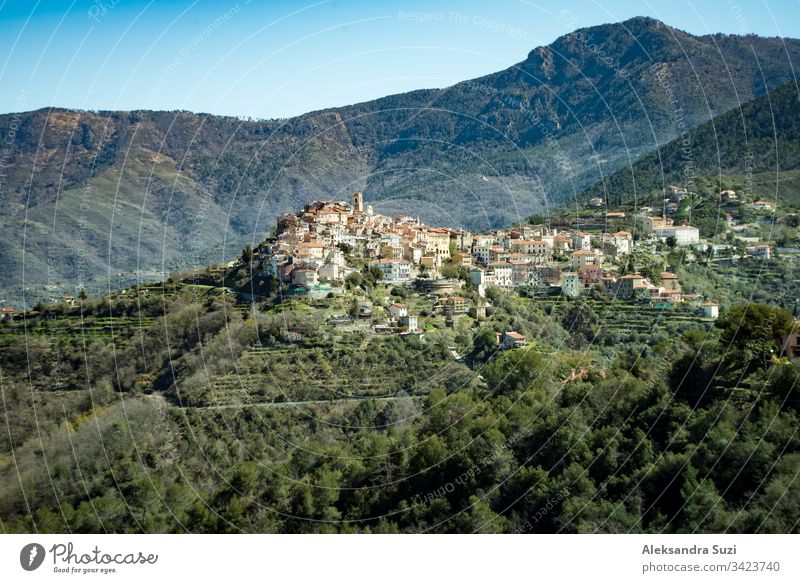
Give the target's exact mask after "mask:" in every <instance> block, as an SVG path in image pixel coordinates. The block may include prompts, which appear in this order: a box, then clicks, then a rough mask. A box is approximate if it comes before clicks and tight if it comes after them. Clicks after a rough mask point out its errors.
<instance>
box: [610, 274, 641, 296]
mask: <svg viewBox="0 0 800 583" xmlns="http://www.w3.org/2000/svg"><path fill="white" fill-rule="evenodd" d="M645 281H646V280H645V278H644V276H642V275H640V274H638V273H631V274H629V275H623V276H622V277H620V278H619V279H617V282H616V283H617V295H618V296H619V297H621V298H632V297H633V296H634V294H635V293H636V290H637V289H642V288H643V287H646V283H645Z"/></svg>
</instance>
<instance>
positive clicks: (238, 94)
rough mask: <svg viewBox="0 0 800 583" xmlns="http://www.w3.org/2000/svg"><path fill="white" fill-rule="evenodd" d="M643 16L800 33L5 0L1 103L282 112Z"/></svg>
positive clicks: (536, 7) (776, 13)
mask: <svg viewBox="0 0 800 583" xmlns="http://www.w3.org/2000/svg"><path fill="white" fill-rule="evenodd" d="M637 15H646V16H653V17H656V18H659V19H661V20H663V21H664V22H666V23H667V24H669V25H671V26H675V27H677V28H680V29H683V30H686V31H688V32H691V33H693V34H707V33H713V32H724V33H734V34H747V33H755V34H759V35H763V36H788V37H795V38H797V37H800V0H761V1H759V0H755V1H753V0H748V1H745V0H713V1H712V0H707V1H702V0H695V1H691V2H687V1H684V0H675V1H672V2H668V3H664V2H655V0H652V1H650V2H647V1H634V0H631V1H627V2H623V1H612V0H603V1H599V2H587V1H581V2H577V1H571V0H562V1H559V2H549V1H545V0H537V1H533V0H531V1H528V0H495V1H493V2H477V1H472V0H462V1H455V0H427V1H421V0H403V1H397V2H395V1H392V2H381V1H372V2H367V1H361V2H359V1H346V0H308V1H276V0H272V1H267V2H259V1H258V0H250V1H249V0H238V1H235V0H219V1H215V2H211V1H205V0H172V1H169V0H167V1H164V0H161V1H158V2H155V1H153V2H147V1H134V0H91V1H89V0H74V1H71V2H70V1H61V0H42V1H40V2H35V1H26V2H18V1H10V0H6V1H3V0H0V87H2V92H0V112H10V111H25V110H31V109H37V108H40V107H47V106H51V105H52V106H59V107H70V108H79V109H122V110H130V109H166V110H174V109H185V110H191V111H198V112H209V113H216V114H226V115H236V116H242V117H248V116H250V117H254V118H273V117H286V116H291V115H296V114H299V113H303V112H306V111H311V110H314V109H320V108H323V107H328V106H333V105H344V104H348V103H355V102H358V101H365V100H368V99H372V98H375V97H380V96H382V95H388V94H391V93H397V92H401V91H408V90H412V89H418V88H424V87H442V86H447V85H451V84H453V83H455V82H457V81H461V80H464V79H469V78H472V77H477V76H480V75H484V74H487V73H491V72H494V71H498V70H501V69H504V68H506V67H508V66H510V65H512V64H514V63H518V62H519V61H521V60H523V59H524V58H525V56H526V55H527V53H528V52H529V51H530V50H531V49H533V48H535V47H537V46H540V45H544V44H549V43H550V42H552V41H553V40H554V39H556V38H557V37H558V36H560V35H563V34H566V33H568V32H570V31H571V30H574V29H575V28H580V27H584V26H592V25H596V24H600V23H603V22H615V21H620V20H624V19H627V18H630V17H632V16H637Z"/></svg>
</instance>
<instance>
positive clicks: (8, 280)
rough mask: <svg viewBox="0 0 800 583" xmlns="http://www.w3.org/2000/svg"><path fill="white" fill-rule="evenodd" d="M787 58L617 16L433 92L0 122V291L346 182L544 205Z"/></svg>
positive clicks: (399, 202)
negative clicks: (255, 114)
mask: <svg viewBox="0 0 800 583" xmlns="http://www.w3.org/2000/svg"><path fill="white" fill-rule="evenodd" d="M799 58H800V41H798V40H795V39H782V38H762V37H757V36H753V35H748V36H738V35H722V34H714V35H707V36H693V35H690V34H688V33H685V32H682V31H679V30H677V29H674V28H672V27H669V26H667V25H665V24H664V23H661V22H659V21H657V20H653V19H649V18H634V19H631V20H628V21H625V22H622V23H616V24H606V25H601V26H595V27H591V28H584V29H580V30H577V31H574V32H572V33H570V34H567V35H564V36H562V37H560V38H559V39H557V40H556V41H555V42H553V43H552V44H551V45H549V46H546V47H539V48H536V49H534V50H533V51H531V52H530V53H529V54H528V56H527V58H526V59H525V60H524V61H522V62H521V63H518V64H517V65H514V66H512V67H509V68H508V69H506V70H504V71H500V72H497V73H494V74H491V75H487V76H484V77H481V78H478V79H473V80H469V81H464V82H462V83H458V84H456V85H453V86H451V87H446V88H442V89H423V90H419V91H412V92H410V93H404V94H399V95H392V96H388V97H384V98H381V99H377V100H373V101H369V102H364V103H359V104H355V105H350V106H346V107H337V108H330V109H325V110H322V111H316V112H311V113H308V114H305V115H301V116H298V117H294V118H290V119H278V120H263V121H251V120H241V119H237V118H232V117H222V116H213V115H207V114H194V113H190V112H182V111H181V112H157V111H130V112H121V111H114V112H109V111H97V112H86V111H71V110H65V109H57V108H51V109H43V110H38V111H33V112H27V113H20V114H7V115H3V116H0V135H2V136H3V137H4V142H5V144H4V145H5V147H6V150H4V153H3V157H2V161H0V162H1V163H2V174H1V175H0V180H1V182H0V186H2V188H0V202H2V203H3V205H2V208H4V209H5V212H4V213H3V215H2V216H1V217H0V224H1V225H2V229H3V233H4V235H5V236H4V237H3V238H2V241H0V259H2V261H3V265H4V266H5V269H4V270H3V271H2V272H1V273H2V274H1V275H0V290H2V295H0V299H2V300H3V301H5V302H6V303H11V304H12V305H22V304H27V305H30V304H31V303H32V302H33V301H34V300H35V299H38V298H40V297H47V296H48V295H50V296H52V295H54V294H59V293H62V292H65V290H70V289H72V290H74V289H75V286H76V285H86V286H87V287H88V288H89V289H90V290H101V289H103V288H105V287H107V288H114V287H118V286H119V285H123V284H125V283H127V282H129V281H130V280H132V279H133V280H136V279H140V278H145V279H146V278H148V277H159V276H160V275H161V274H162V273H163V272H164V271H170V270H173V269H179V268H183V267H189V266H192V265H200V264H206V263H210V262H219V261H226V260H229V259H231V258H232V257H234V256H236V255H238V253H239V251H240V249H241V247H242V245H243V244H244V243H247V242H257V241H260V240H261V239H262V238H263V237H264V236H265V234H266V233H267V232H268V230H269V229H270V228H271V226H272V225H273V224H274V219H275V217H276V216H277V215H278V214H280V213H282V212H286V211H289V210H296V209H297V208H298V207H301V206H302V205H303V204H304V203H306V202H308V201H310V200H314V199H320V198H335V199H344V198H347V197H348V196H349V194H350V193H351V192H352V191H356V190H362V191H364V192H365V196H366V199H367V202H369V203H372V204H374V206H375V209H376V211H378V212H383V213H387V214H396V213H402V214H410V215H414V216H419V217H421V218H422V219H423V220H424V221H426V222H428V223H431V224H441V225H448V226H452V227H461V226H463V227H468V228H471V229H476V230H481V229H489V228H493V227H498V226H501V225H505V224H509V223H512V222H515V221H518V220H520V219H521V218H523V217H525V216H527V215H530V214H532V213H534V212H538V213H547V212H548V210H549V209H550V208H551V207H552V206H553V205H558V204H561V203H563V202H564V201H567V200H570V199H571V198H573V197H575V196H576V195H578V194H579V193H581V192H583V191H584V190H585V189H586V188H587V187H591V186H592V185H594V184H597V183H598V182H601V181H603V179H604V178H608V177H609V176H610V175H613V173H614V172H615V171H617V170H619V169H624V168H629V167H631V165H632V164H633V163H634V162H635V161H636V160H637V159H639V158H640V157H642V156H644V155H647V154H649V153H651V152H654V151H657V150H658V149H659V148H661V147H662V146H664V145H665V144H667V143H669V142H670V141H671V140H673V139H674V138H676V137H678V136H681V135H682V134H683V133H684V132H687V131H689V130H691V129H692V128H695V127H697V126H698V125H700V124H703V123H705V122H707V121H708V120H710V119H712V118H714V117H715V116H718V115H721V114H724V113H726V112H728V111H731V110H738V109H739V108H740V107H741V106H742V104H745V103H747V102H749V101H751V100H753V99H755V98H757V97H759V96H761V95H764V94H765V93H766V92H768V91H771V90H773V89H775V88H778V87H780V86H782V85H785V84H786V83H788V82H790V81H792V80H793V79H794V73H793V68H792V63H793V62H795V61H798V59H799ZM65 293H66V292H65Z"/></svg>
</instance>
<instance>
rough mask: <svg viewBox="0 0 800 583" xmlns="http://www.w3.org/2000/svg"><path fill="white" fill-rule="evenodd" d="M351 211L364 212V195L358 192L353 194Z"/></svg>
mask: <svg viewBox="0 0 800 583" xmlns="http://www.w3.org/2000/svg"><path fill="white" fill-rule="evenodd" d="M353 212H354V213H358V214H361V213H363V212H364V195H363V194H362V193H360V192H356V193H355V194H353Z"/></svg>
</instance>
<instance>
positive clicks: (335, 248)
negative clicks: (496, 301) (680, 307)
mask: <svg viewBox="0 0 800 583" xmlns="http://www.w3.org/2000/svg"><path fill="white" fill-rule="evenodd" d="M644 231H645V234H646V235H649V236H650V239H653V238H658V239H661V240H667V239H669V238H673V239H674V242H675V244H676V245H681V246H683V245H692V244H694V243H697V242H698V241H699V235H698V230H697V229H696V228H695V227H691V226H687V225H673V224H672V221H671V220H670V219H668V218H659V217H645V220H644ZM633 245H634V243H633V236H632V235H631V233H628V232H626V231H619V232H616V233H602V234H589V233H584V232H580V231H579V230H571V229H564V230H558V229H555V228H550V227H547V226H536V225H523V226H516V227H511V228H508V229H503V230H497V231H492V232H488V233H474V234H473V233H471V232H469V231H466V230H458V229H447V228H441V227H432V226H429V225H425V224H423V223H422V222H421V221H420V220H419V219H418V218H412V217H405V216H399V217H388V216H385V215H381V214H377V213H375V212H374V211H373V209H372V206H371V205H365V204H364V199H363V195H362V193H360V192H357V193H355V194H354V195H353V197H352V200H351V202H350V203H347V202H341V201H321V202H312V203H309V204H308V205H306V206H305V208H304V209H303V210H302V211H301V212H299V213H290V214H285V215H282V216H281V217H279V218H278V224H277V233H276V236H275V237H273V238H271V239H268V240H267V241H265V242H264V243H263V244H262V245H261V246H260V247H259V248H258V249H256V254H255V259H256V269H257V270H260V271H261V273H262V274H264V275H269V276H273V277H275V278H277V279H279V280H280V281H281V282H283V283H285V284H289V285H292V286H294V287H295V288H296V289H299V290H301V291H302V290H313V289H315V288H316V287H318V286H320V285H321V284H330V285H340V284H341V283H342V282H343V281H344V280H345V278H347V276H348V275H349V274H350V273H352V272H354V271H356V270H357V268H356V267H355V264H356V263H359V264H363V263H366V264H368V265H369V266H371V267H375V268H377V269H378V270H379V271H380V273H381V279H382V281H383V282H385V283H388V284H395V285H397V284H404V283H407V282H411V281H412V280H414V279H416V278H418V277H420V276H423V277H426V278H430V279H434V280H435V279H436V278H437V277H438V276H439V273H440V269H441V267H442V266H443V265H444V264H445V263H450V264H454V265H459V266H462V267H463V268H464V269H465V270H466V271H467V272H468V273H469V277H470V280H471V281H472V283H473V284H475V285H476V286H477V288H478V290H479V293H480V294H481V295H483V293H484V290H485V287H486V286H488V285H495V286H499V287H503V288H512V287H519V286H531V287H537V288H543V289H544V290H547V291H549V292H552V293H559V292H560V293H563V294H564V295H566V296H572V297H575V296H578V295H580V294H581V293H582V292H584V291H585V290H588V289H590V288H592V287H594V286H596V285H601V286H602V287H603V288H604V289H605V290H606V291H608V292H609V293H613V294H614V295H616V296H618V297H623V298H634V297H646V298H650V299H657V300H660V301H670V302H672V301H681V300H682V299H683V298H682V294H681V289H680V285H679V283H678V280H677V276H676V275H675V274H673V273H669V272H667V273H663V274H661V277H660V282H658V283H654V282H651V281H649V280H648V279H647V278H645V277H643V276H641V275H639V274H629V275H625V276H622V277H618V276H615V275H614V274H612V273H611V272H609V271H608V270H606V269H605V268H604V265H613V264H621V263H622V262H623V261H624V256H625V255H627V254H628V253H630V252H631V250H632V249H633Z"/></svg>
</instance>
